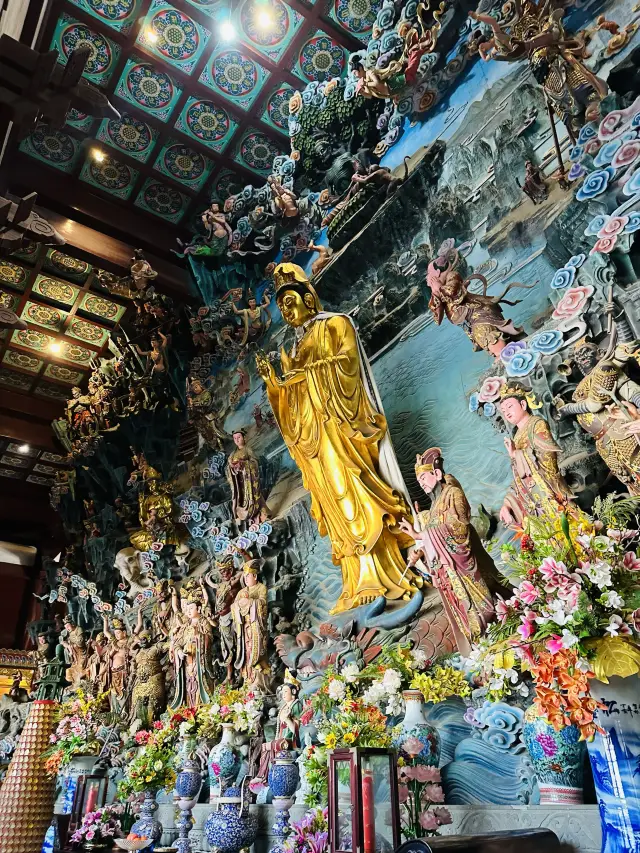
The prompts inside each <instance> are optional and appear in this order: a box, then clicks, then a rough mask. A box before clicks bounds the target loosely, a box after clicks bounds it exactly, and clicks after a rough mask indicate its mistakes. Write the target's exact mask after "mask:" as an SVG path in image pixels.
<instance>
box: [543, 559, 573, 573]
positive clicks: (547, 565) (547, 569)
mask: <svg viewBox="0 0 640 853" xmlns="http://www.w3.org/2000/svg"><path fill="white" fill-rule="evenodd" d="M539 572H540V574H541V575H543V576H544V577H545V578H551V577H553V576H554V575H566V574H567V567H566V566H565V564H564V563H563V562H562V561H560V562H557V561H556V560H554V559H553V557H545V558H544V560H543V561H542V562H541V563H540V566H539Z"/></svg>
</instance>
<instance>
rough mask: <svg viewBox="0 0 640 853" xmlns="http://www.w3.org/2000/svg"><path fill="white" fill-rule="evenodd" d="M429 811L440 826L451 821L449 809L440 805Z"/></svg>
mask: <svg viewBox="0 0 640 853" xmlns="http://www.w3.org/2000/svg"><path fill="white" fill-rule="evenodd" d="M431 811H432V812H433V814H434V815H435V816H436V818H437V820H438V823H439V824H440V826H447V825H448V824H450V823H453V818H452V817H451V812H450V811H449V809H444V808H442V806H434V807H433V809H431Z"/></svg>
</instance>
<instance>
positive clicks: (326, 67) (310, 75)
mask: <svg viewBox="0 0 640 853" xmlns="http://www.w3.org/2000/svg"><path fill="white" fill-rule="evenodd" d="M345 64H346V57H345V51H344V48H343V47H341V46H340V45H339V44H336V42H334V41H332V40H331V39H330V38H329V36H326V35H323V34H320V35H317V36H314V38H312V39H309V41H308V42H306V44H304V45H303V47H302V50H301V51H300V70H301V71H302V73H303V74H304V76H305V77H306V78H307V79H308V80H318V81H319V82H321V83H322V82H324V81H325V80H331V78H332V77H340V75H341V74H342V72H343V71H344V68H345Z"/></svg>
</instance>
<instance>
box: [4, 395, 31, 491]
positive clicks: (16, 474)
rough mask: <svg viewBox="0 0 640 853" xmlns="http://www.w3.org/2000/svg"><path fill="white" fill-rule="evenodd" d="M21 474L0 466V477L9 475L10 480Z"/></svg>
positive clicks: (19, 477) (21, 474) (18, 477)
mask: <svg viewBox="0 0 640 853" xmlns="http://www.w3.org/2000/svg"><path fill="white" fill-rule="evenodd" d="M0 381H2V384H5V383H4V380H0ZM29 384H31V383H29ZM23 476H24V475H23V473H22V471H12V470H11V468H0V477H10V478H11V479H12V480H21V479H22V477H23Z"/></svg>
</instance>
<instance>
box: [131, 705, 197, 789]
mask: <svg viewBox="0 0 640 853" xmlns="http://www.w3.org/2000/svg"><path fill="white" fill-rule="evenodd" d="M195 716H196V712H195V710H194V709H193V708H184V709H182V710H180V711H179V712H176V713H174V714H172V715H170V716H169V718H168V719H165V720H158V721H156V722H155V723H154V724H153V728H152V729H151V730H150V731H149V730H145V729H141V730H140V731H138V732H136V734H135V740H136V743H137V744H138V746H139V747H140V748H139V749H138V752H137V754H136V755H135V757H134V758H133V759H132V761H130V762H129V763H128V764H127V765H126V767H125V774H124V778H123V779H122V780H121V781H120V782H119V783H118V790H117V796H118V799H120V800H124V799H126V798H127V797H130V796H131V795H133V794H140V793H143V792H145V791H159V790H162V789H164V790H165V791H172V790H173V788H174V785H175V781H176V760H177V756H176V750H175V747H176V743H177V741H178V738H179V737H180V736H181V731H180V727H181V726H183V724H184V723H187V724H191V723H192V722H193V721H195Z"/></svg>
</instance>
